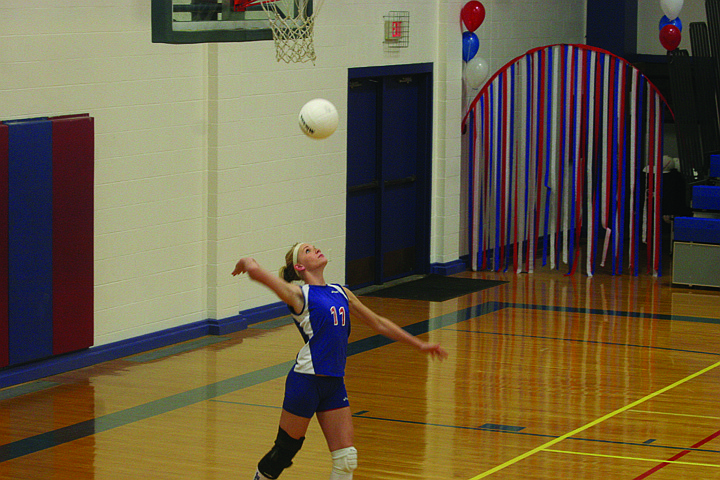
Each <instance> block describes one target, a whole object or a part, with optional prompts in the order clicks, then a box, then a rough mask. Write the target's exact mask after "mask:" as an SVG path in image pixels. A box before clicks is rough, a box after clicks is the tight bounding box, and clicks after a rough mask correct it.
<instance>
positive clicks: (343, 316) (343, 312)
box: [330, 305, 345, 327]
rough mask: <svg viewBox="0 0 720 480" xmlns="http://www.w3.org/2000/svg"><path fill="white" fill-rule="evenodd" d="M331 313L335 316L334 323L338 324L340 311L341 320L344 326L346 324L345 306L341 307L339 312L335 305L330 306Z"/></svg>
mask: <svg viewBox="0 0 720 480" xmlns="http://www.w3.org/2000/svg"><path fill="white" fill-rule="evenodd" d="M330 313H331V314H332V316H333V325H337V324H338V313H339V314H340V318H341V321H342V326H343V327H344V326H345V307H340V311H339V312H338V310H337V309H336V308H335V306H334V305H333V306H332V307H330Z"/></svg>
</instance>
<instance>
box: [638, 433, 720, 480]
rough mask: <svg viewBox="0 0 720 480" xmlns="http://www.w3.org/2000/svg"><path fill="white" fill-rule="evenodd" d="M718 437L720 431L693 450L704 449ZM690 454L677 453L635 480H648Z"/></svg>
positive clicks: (686, 452)
mask: <svg viewBox="0 0 720 480" xmlns="http://www.w3.org/2000/svg"><path fill="white" fill-rule="evenodd" d="M718 436H720V430H718V431H717V432H715V433H713V434H712V435H708V436H707V437H705V438H703V439H702V440H700V441H699V442H697V443H696V444H695V445H693V446H692V447H691V448H697V447H702V446H703V445H705V444H706V443H708V442H710V441H712V440H714V439H716V438H717V437H718ZM690 452H691V451H690V450H683V451H682V452H679V453H676V454H675V455H673V456H672V457H670V458H669V459H667V460H663V461H661V462H660V463H659V464H658V465H655V466H654V467H653V468H651V469H650V470H648V471H647V472H645V473H643V474H642V475H639V476H637V477H635V478H634V479H633V480H641V479H643V478H647V477H649V476H650V475H652V474H653V473H655V472H657V471H658V470H660V469H662V468H665V467H667V466H668V465H670V464H671V463H676V461H677V459H678V458H682V457H684V456H685V455H687V454H688V453H690Z"/></svg>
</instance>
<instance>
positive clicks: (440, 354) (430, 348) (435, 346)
mask: <svg viewBox="0 0 720 480" xmlns="http://www.w3.org/2000/svg"><path fill="white" fill-rule="evenodd" d="M420 351H421V352H424V353H427V354H428V355H430V357H431V358H433V359H436V360H440V361H443V360H445V359H446V358H447V357H448V353H447V352H446V351H445V349H444V348H443V347H441V346H440V344H439V343H423V345H422V346H420Z"/></svg>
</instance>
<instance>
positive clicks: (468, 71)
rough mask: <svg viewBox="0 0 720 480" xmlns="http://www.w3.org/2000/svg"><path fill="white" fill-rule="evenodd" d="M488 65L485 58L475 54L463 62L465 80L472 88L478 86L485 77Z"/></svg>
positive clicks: (488, 69)
mask: <svg viewBox="0 0 720 480" xmlns="http://www.w3.org/2000/svg"><path fill="white" fill-rule="evenodd" d="M488 73H490V67H489V66H488V63H487V60H485V59H484V58H482V57H481V56H479V55H475V56H474V57H473V58H471V59H470V60H469V61H468V62H467V63H466V64H465V82H466V83H467V84H468V85H469V86H471V87H472V88H478V87H479V86H480V85H482V83H483V82H484V81H485V79H487V77H488Z"/></svg>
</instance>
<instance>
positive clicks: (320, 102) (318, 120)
mask: <svg viewBox="0 0 720 480" xmlns="http://www.w3.org/2000/svg"><path fill="white" fill-rule="evenodd" d="M338 121H339V117H338V112H337V109H336V108H335V105H333V104H332V103H331V102H329V101H327V100H325V99H324V98H315V99H313V100H310V101H309V102H307V103H306V104H305V105H303V107H302V108H301V109H300V115H299V116H298V123H299V124H300V130H302V131H303V133H304V134H305V135H307V136H308V137H311V138H317V139H321V138H327V137H329V136H330V135H332V134H333V132H334V131H335V129H336V128H337V126H338Z"/></svg>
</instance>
